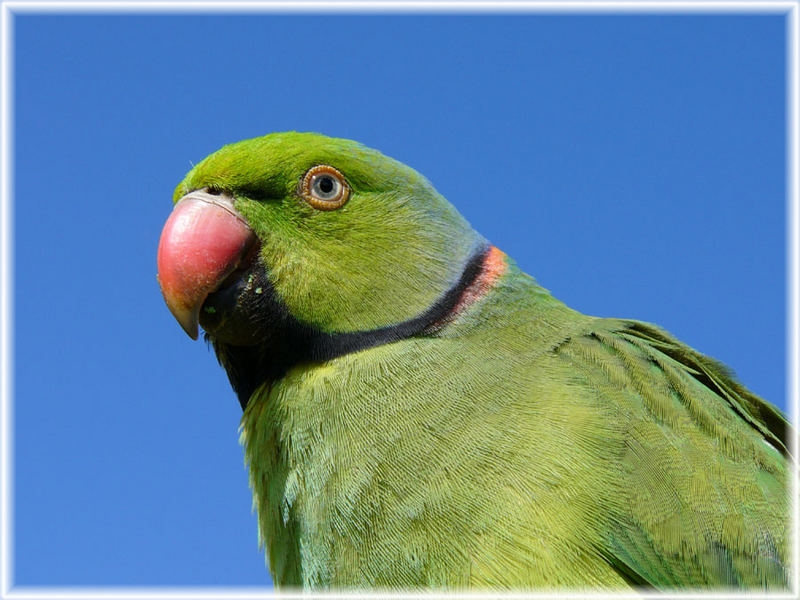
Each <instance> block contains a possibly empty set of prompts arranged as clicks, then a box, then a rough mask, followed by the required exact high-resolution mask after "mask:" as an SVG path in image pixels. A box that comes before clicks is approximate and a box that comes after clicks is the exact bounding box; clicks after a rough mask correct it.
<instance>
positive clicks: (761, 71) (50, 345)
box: [14, 14, 787, 586]
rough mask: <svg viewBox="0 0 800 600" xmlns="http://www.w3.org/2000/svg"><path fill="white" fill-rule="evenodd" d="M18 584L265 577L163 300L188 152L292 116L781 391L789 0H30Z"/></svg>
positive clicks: (216, 382)
mask: <svg viewBox="0 0 800 600" xmlns="http://www.w3.org/2000/svg"><path fill="white" fill-rule="evenodd" d="M14 27H15V40H14V52H15V59H14V68H15V88H14V101H15V111H16V114H15V136H16V143H15V161H16V162H15V171H14V175H15V201H14V211H15V221H14V231H15V239H14V249H15V259H14V268H15V276H14V302H15V346H14V350H15V363H14V376H15V395H14V400H15V416H16V426H15V430H16V440H15V444H16V456H15V467H16V487H15V496H14V498H15V511H16V519H15V528H16V548H15V569H16V571H15V580H16V583H17V584H19V585H95V584H98V585H100V584H102V585H209V584H214V585H248V586H253V585H256V586H257V585H265V586H267V585H269V576H268V573H267V570H266V569H265V566H264V557H263V553H261V552H259V550H258V547H257V536H256V520H255V517H254V516H253V515H252V514H251V510H250V506H251V498H250V491H249V489H248V487H247V476H246V472H245V470H244V466H243V458H242V451H241V448H240V447H239V445H238V433H237V427H238V423H239V418H240V414H241V410H240V408H239V404H238V402H237V400H236V398H235V396H234V394H233V393H232V391H231V390H230V388H229V386H228V382H227V379H226V376H225V373H224V372H223V371H222V369H221V368H219V367H218V366H217V363H216V360H215V358H214V356H213V353H212V352H211V351H210V349H209V348H207V347H206V346H205V344H204V343H202V342H192V341H191V340H190V339H189V338H188V337H187V336H186V335H185V334H184V333H183V332H182V331H181V329H180V327H179V326H178V325H177V323H176V322H175V321H174V320H173V318H172V316H171V315H170V314H169V312H168V311H167V308H166V306H165V305H164V303H163V301H162V298H161V294H160V292H159V289H158V285H157V282H156V277H155V275H156V263H155V255H156V247H157V243H158V238H159V234H160V231H161V227H162V225H163V223H164V221H165V219H166V218H167V216H168V214H169V212H170V209H171V202H170V198H171V193H172V189H173V187H174V186H175V185H176V184H177V183H178V182H179V181H180V180H181V178H182V177H183V175H184V173H185V172H186V171H187V170H188V169H189V168H190V167H191V165H192V164H193V163H196V162H197V161H199V160H200V159H202V158H203V157H204V156H206V155H207V154H209V153H210V152H212V151H214V150H216V149H217V148H218V147H220V146H221V145H223V144H225V143H229V142H232V141H236V140H239V139H242V138H248V137H255V136H258V135H262V134H265V133H268V132H271V131H282V130H290V129H295V130H301V131H303V130H305V131H318V132H322V133H326V134H328V135H333V136H339V137H347V138H352V139H357V140H359V141H361V142H363V143H365V144H366V145H368V146H371V147H375V148H378V149H380V150H381V151H383V152H384V153H385V154H388V155H389V156H392V157H394V158H397V159H399V160H401V161H403V162H405V163H407V164H409V165H411V166H413V167H414V168H416V169H417V170H418V171H420V172H422V173H424V174H425V175H426V176H427V177H428V178H429V179H430V180H431V181H432V182H433V183H434V185H435V186H436V187H437V188H438V189H439V191H440V192H442V193H443V194H444V195H445V196H446V197H448V198H449V199H450V201H451V202H453V203H454V204H455V205H456V206H457V207H458V208H459V210H461V211H462V213H463V214H464V215H466V217H467V218H468V219H469V221H470V222H471V223H472V225H473V226H474V227H475V228H476V229H478V230H479V231H480V232H482V233H483V234H484V235H485V236H486V237H488V238H489V239H490V240H492V241H493V242H494V243H495V244H496V245H497V246H499V247H500V248H501V249H502V250H504V251H505V252H507V253H508V254H509V255H511V256H512V257H514V258H515V259H516V260H517V261H518V263H519V264H520V265H521V267H522V268H523V269H524V270H525V271H527V272H529V273H531V274H532V275H534V276H535V277H536V278H537V279H538V280H539V281H540V283H542V285H544V286H545V287H547V288H548V289H550V290H551V291H552V292H553V294H554V295H555V296H556V297H558V298H560V299H561V300H563V301H565V302H566V303H567V304H569V305H570V306H572V307H573V308H576V309H578V310H581V311H583V312H585V313H589V314H595V315H600V316H616V317H631V318H637V319H641V320H645V321H650V322H654V323H657V324H659V325H661V326H663V327H665V328H666V329H668V330H669V331H671V332H672V333H673V334H675V335H676V336H678V337H679V338H681V339H682V340H684V341H685V342H687V343H689V344H691V345H692V346H694V347H695V348H697V349H698V350H700V351H702V352H704V353H706V354H709V355H711V356H714V357H716V358H718V359H720V360H722V361H723V362H725V363H727V364H728V365H730V366H731V367H732V368H733V369H734V370H735V371H736V372H737V373H738V375H739V376H740V378H741V380H742V381H743V382H744V383H746V384H747V385H748V386H750V387H751V388H752V389H753V390H754V391H756V392H757V393H759V394H761V395H763V396H764V397H765V398H767V399H769V400H770V401H772V402H773V403H775V404H776V405H778V406H780V407H781V408H784V409H785V408H786V403H787V401H786V394H785V387H786V384H785V381H786V366H785V359H786V352H785V329H786V318H785V310H786V303H785V293H786V259H785V244H786V204H785V192H786V188H785V165H784V160H785V159H784V156H785V155H784V148H785V116H784V109H785V106H784V105H785V100H784V96H785V82H784V73H785V56H784V53H785V50H784V42H785V23H784V18H783V17H781V16H777V15H772V16H766V15H764V16H762V15H750V16H709V15H706V16H696V15H695V16H674V15H673V16H665V15H639V16H623V15H606V16H599V15H583V16H581V15H577V14H576V15H560V16H557V15H543V14H539V15H536V14H526V15H506V16H487V15H482V16H478V15H471V16H470V15H461V16H458V15H452V14H451V15H430V16H415V15H405V16H398V15H372V16H365V15H362V16H359V15H352V14H344V15H331V14H329V15H316V16H315V15H269V14H257V15H241V16H222V15H213V16H201V15H193V16H192V15H174V16H165V15H160V16H156V15H154V16H145V15H138V16H131V15H127V16H123V15H117V16H109V15H106V16H89V15H82V16H66V15H57V16H56V15H33V14H28V15H22V14H20V15H17V17H16V18H15V21H14Z"/></svg>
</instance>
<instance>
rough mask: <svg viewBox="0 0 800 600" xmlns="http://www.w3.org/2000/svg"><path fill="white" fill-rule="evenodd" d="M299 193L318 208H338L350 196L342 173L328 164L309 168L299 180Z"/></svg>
mask: <svg viewBox="0 0 800 600" xmlns="http://www.w3.org/2000/svg"><path fill="white" fill-rule="evenodd" d="M300 195H301V196H303V198H304V199H305V201H306V202H308V203H309V204H310V205H311V206H313V207H314V208H316V209H318V210H333V209H335V208H339V207H340V206H342V205H343V204H344V203H345V202H347V199H348V198H349V197H350V186H349V185H347V182H346V181H345V180H344V175H342V174H341V173H340V172H339V171H337V170H336V169H334V168H333V167H329V166H328V165H317V166H316V167H312V168H311V169H309V170H308V171H307V172H306V174H305V175H304V176H303V180H302V181H301V182H300Z"/></svg>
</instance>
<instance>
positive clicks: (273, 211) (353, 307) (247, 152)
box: [158, 132, 486, 406]
mask: <svg viewBox="0 0 800 600" xmlns="http://www.w3.org/2000/svg"><path fill="white" fill-rule="evenodd" d="M173 201H174V208H173V211H172V213H171V215H170V216H169V218H168V219H167V222H166V224H165V226H164V229H163V231H162V234H161V240H160V243H159V248H158V280H159V284H160V286H161V290H162V293H163V295H164V299H165V300H166V303H167V306H168V307H169V309H170V311H171V312H172V314H173V315H174V317H175V318H176V319H177V321H178V323H180V325H181V327H183V329H184V331H186V333H187V334H188V335H189V336H190V337H192V338H193V339H197V337H198V325H199V326H202V328H203V329H204V330H205V332H206V336H207V338H208V339H209V340H210V341H211V343H212V344H213V346H214V348H215V350H216V352H217V355H218V358H219V359H220V362H221V363H222V364H223V366H224V367H225V368H226V370H227V371H228V375H229V377H230V379H231V383H232V385H233V387H234V389H235V390H236V392H237V394H238V395H239V399H240V402H241V403H242V406H245V405H246V402H247V397H248V396H249V394H250V393H252V392H253V391H254V388H255V387H256V386H257V385H258V384H259V383H262V382H263V381H262V380H263V379H265V378H269V377H270V376H277V375H279V374H280V373H281V372H282V371H285V370H286V369H287V368H289V367H290V366H292V365H293V364H295V363H297V362H299V361H302V360H324V359H326V358H330V357H331V356H335V355H337V354H341V353H344V352H345V351H353V350H354V349H358V348H359V347H365V346H368V345H370V340H371V339H372V338H375V336H376V335H377V336H378V337H380V336H384V337H387V336H388V337H389V338H391V336H395V337H402V335H401V334H402V333H403V332H404V331H406V330H409V331H410V330H411V329H414V326H416V327H417V328H419V327H420V326H422V325H424V323H422V321H426V322H427V321H430V320H431V318H432V317H433V316H435V315H434V313H437V310H438V312H442V310H441V309H442V303H443V302H445V301H446V299H447V297H448V293H450V296H454V293H453V290H454V289H455V288H457V287H458V285H459V282H460V281H461V280H462V279H464V278H465V270H466V271H469V270H470V269H469V268H468V267H469V265H470V264H472V263H474V262H475V260H476V259H475V257H476V256H478V255H480V254H481V252H482V251H483V250H485V247H486V243H485V241H484V240H483V238H481V237H480V236H479V235H478V234H477V233H476V232H474V231H473V230H472V229H471V227H470V226H469V224H468V223H467V222H466V220H465V219H464V218H463V217H462V216H461V215H460V214H459V213H458V212H457V211H456V210H455V208H453V206H452V205H450V204H449V203H448V202H447V201H446V200H445V199H444V198H443V197H442V196H441V195H440V194H438V193H437V192H436V190H435V189H434V188H433V186H432V185H431V184H430V183H429V182H428V181H427V180H426V179H425V178H424V177H422V176H421V175H419V174H418V173H417V172H415V171H414V170H413V169H411V168H409V167H407V166H405V165H403V164H402V163H399V162H397V161H395V160H392V159H390V158H388V157H386V156H384V155H382V154H381V153H379V152H377V151H375V150H371V149H369V148H366V147H364V146H362V145H360V144H358V143H356V142H353V141H349V140H343V139H334V138H329V137H325V136H321V135H317V134H310V133H295V132H290V133H276V134H272V135H267V136H265V137H261V138H256V139H251V140H245V141H242V142H238V143H235V144H231V145H228V146H225V147H223V148H222V149H220V150H219V151H217V152H216V153H214V154H212V155H210V156H209V157H208V158H206V159H205V160H203V161H202V162H200V163H199V164H198V165H197V166H195V167H194V168H193V169H192V170H191V171H190V172H189V173H188V174H187V176H186V178H185V179H184V180H183V181H182V182H181V183H180V184H179V185H178V187H177V188H176V190H175V193H174V197H173ZM471 261H472V262H471ZM472 270H473V271H474V270H475V269H472ZM473 275H474V273H473ZM462 287H463V286H462ZM445 303H446V302H445ZM425 315H427V317H426V316H425ZM427 324H428V325H429V324H430V323H427ZM403 328H405V329H403Z"/></svg>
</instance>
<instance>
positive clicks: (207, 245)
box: [158, 190, 257, 340]
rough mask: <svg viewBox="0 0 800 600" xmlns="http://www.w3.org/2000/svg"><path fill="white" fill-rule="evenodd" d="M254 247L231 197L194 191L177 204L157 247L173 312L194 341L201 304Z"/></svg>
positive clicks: (166, 297) (163, 290) (161, 280)
mask: <svg viewBox="0 0 800 600" xmlns="http://www.w3.org/2000/svg"><path fill="white" fill-rule="evenodd" d="M256 242H257V238H256V236H255V234H254V233H253V230H252V229H250V227H249V226H248V225H247V222H246V221H245V219H244V217H242V216H241V215H240V214H239V213H238V212H236V210H235V209H234V207H233V199H232V198H231V197H230V196H225V195H219V194H210V193H208V192H207V191H205V190H196V191H194V192H190V193H188V194H187V195H186V196H184V197H183V198H181V199H180V200H179V201H178V203H177V204H175V208H174V209H173V210H172V214H170V216H169V218H168V219H167V222H166V223H165V224H164V229H163V230H162V232H161V241H160V242H159V243H158V283H159V284H160V285H161V293H162V294H163V295H164V300H166V302H167V306H168V307H169V310H170V311H171V312H172V314H173V316H174V317H175V318H176V319H177V320H178V323H180V325H181V327H183V330H184V331H185V332H186V333H187V334H188V335H189V337H190V338H192V339H193V340H196V339H197V331H198V330H197V326H198V323H199V319H200V308H201V307H202V306H203V302H205V299H206V298H207V297H208V295H209V294H210V293H212V292H214V291H215V290H216V289H217V288H218V287H219V286H220V284H221V283H222V282H223V281H224V280H225V278H226V277H227V276H228V275H230V274H231V273H232V272H233V271H234V270H235V269H236V268H237V267H238V266H239V265H240V263H241V262H242V260H243V259H244V258H245V256H246V255H247V253H248V251H249V250H250V249H251V248H252V246H253V245H254V244H255V243H256Z"/></svg>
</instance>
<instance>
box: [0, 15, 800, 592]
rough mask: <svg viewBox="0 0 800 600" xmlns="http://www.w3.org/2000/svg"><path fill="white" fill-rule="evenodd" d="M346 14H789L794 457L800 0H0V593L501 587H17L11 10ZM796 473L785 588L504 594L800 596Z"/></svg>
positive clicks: (798, 415)
mask: <svg viewBox="0 0 800 600" xmlns="http://www.w3.org/2000/svg"><path fill="white" fill-rule="evenodd" d="M287 12H288V13H323V12H325V13H332V12H335V13H343V12H357V13H362V14H375V13H397V14H408V13H414V14H420V13H426V14H431V13H458V14H481V13H484V14H494V13H506V14H508V13H527V14H531V13H553V12H557V13H563V14H571V13H583V14H586V13H592V14H602V13H606V14H608V13H627V14H640V13H670V14H692V13H705V14H748V13H751V14H765V13H772V14H784V15H785V16H786V29H787V35H786V81H787V87H786V121H787V144H786V165H787V173H786V177H787V181H786V189H787V209H786V216H787V231H786V233H787V240H788V241H787V253H788V257H787V258H788V260H787V280H788V286H787V323H788V331H787V340H786V343H787V371H788V374H789V380H788V381H787V388H786V389H787V393H788V394H789V400H790V401H789V403H788V408H789V418H790V420H791V422H792V423H793V424H794V426H795V439H793V440H790V449H791V452H792V455H793V456H795V457H797V456H798V452H797V451H798V449H800V444H798V430H800V404H799V403H800V374H799V373H798V360H800V305H799V304H798V303H799V302H800V277H799V276H798V267H800V238H799V236H800V173H798V168H799V167H800V165H798V160H800V137H799V134H798V125H799V124H800V105H799V104H798V101H800V83H799V79H800V73H799V72H798V65H800V39H799V38H798V36H799V35H800V5H799V4H798V0H782V1H760V2H759V1H749V2H747V1H735V0H710V1H699V0H697V1H687V0H675V1H669V0H654V1H650V2H647V1H635V0H631V1H616V2H612V1H604V0H595V1H586V0H584V1H573V0H562V1H560V2H556V1H536V0H519V1H513V0H512V1H508V0H498V1H496V2H491V1H486V0H475V1H463V0H452V1H447V0H435V1H430V2H426V1H424V0H407V1H402V0H385V1H382V2H378V1H370V0H363V1H359V0H345V1H336V0H331V1H318V0H308V1H303V0H301V1H296V2H291V1H285V0H283V1H269V0H253V1H231V2H224V1H210V0H203V1H198V2H191V1H187V2H178V1H161V0H141V1H120V2H112V1H102V0H99V1H94V2H93V1H76V2H71V1H69V0H66V1H63V2H54V1H38V0H27V1H25V0H17V1H14V0H10V1H7V0H0V44H2V46H1V47H0V70H1V71H2V72H1V73H0V85H1V86H2V95H1V96H0V455H1V456H0V599H2V598H7V599H9V600H50V599H52V600H73V599H74V600H79V599H98V600H100V599H102V600H113V599H121V600H122V599H124V600H138V599H156V598H163V599H168V600H184V599H186V600H188V599H193V598H197V599H202V600H251V599H252V600H255V599H257V598H272V597H278V598H287V599H288V598H298V599H300V598H303V599H311V598H375V599H379V598H397V597H402V598H419V599H430V598H475V599H487V600H488V599H489V598H497V597H499V596H501V594H499V593H491V592H490V593H485V592H481V593H476V592H467V593H450V594H445V593H437V592H413V593H398V592H395V591H369V592H344V593H342V592H335V593H334V592H331V593H301V592H280V591H273V590H270V589H267V588H264V589H261V588H252V587H244V586H242V587H232V588H225V587H177V586H174V587H121V586H120V587H14V581H13V573H14V555H13V549H14V528H13V525H14V521H13V515H14V512H13V508H14V507H13V492H12V484H13V481H14V471H13V466H14V455H13V450H14V437H13V433H14V432H13V429H14V428H13V423H14V412H13V403H12V397H13V390H14V387H13V379H12V375H13V356H12V347H13V321H12V315H13V294H12V291H11V283H12V281H13V264H14V261H13V246H14V245H13V227H12V222H13V204H12V199H13V179H12V178H13V169H14V154H13V147H14V131H13V125H14V106H13V81H14V78H13V72H14V68H13V67H14V35H13V34H14V26H13V24H14V23H13V21H14V15H15V14H35V13H60V14H76V13H95V14H125V13H146V14H147V13H149V14H167V13H172V14H175V13H287ZM793 475H794V476H793V477H792V494H793V496H794V499H795V501H794V503H793V509H792V515H793V523H794V539H793V544H792V565H793V575H794V581H793V582H792V583H793V588H792V590H791V591H790V592H786V593H777V594H763V593H762V594H758V593H752V592H728V593H725V592H722V593H720V592H710V593H709V592H701V591H688V592H675V593H656V592H653V593H645V592H638V593H637V592H626V593H617V594H611V593H600V592H591V591H586V592H581V591H571V592H558V591H556V590H553V591H549V592H537V593H507V594H502V597H503V598H513V599H521V598H553V597H557V598H570V599H573V598H574V599H576V600H577V599H582V598H643V597H657V598H660V599H667V598H687V599H688V598H709V599H723V598H745V597H746V598H749V599H753V600H755V599H758V598H775V599H777V598H786V599H787V600H789V599H793V598H798V596H799V595H800V533H798V521H799V520H800V519H799V518H798V516H799V512H798V505H800V499H798V497H799V496H800V483H798V468H797V464H795V468H794V469H793Z"/></svg>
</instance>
